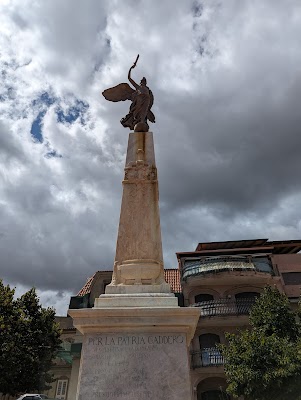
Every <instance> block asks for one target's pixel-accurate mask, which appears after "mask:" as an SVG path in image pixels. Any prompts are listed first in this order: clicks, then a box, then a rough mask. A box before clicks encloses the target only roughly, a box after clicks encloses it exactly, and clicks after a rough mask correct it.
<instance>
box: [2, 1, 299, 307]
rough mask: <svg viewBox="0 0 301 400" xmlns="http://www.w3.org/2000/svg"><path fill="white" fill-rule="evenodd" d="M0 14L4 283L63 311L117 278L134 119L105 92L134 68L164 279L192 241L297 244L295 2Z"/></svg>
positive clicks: (115, 5)
mask: <svg viewBox="0 0 301 400" xmlns="http://www.w3.org/2000/svg"><path fill="white" fill-rule="evenodd" d="M0 7H1V8H2V12H1V13H0V29H2V31H3V35H1V36H0V42H1V43H0V46H1V54H0V55H1V57H0V65H1V71H2V75H1V77H2V78H1V79H2V82H3V83H1V86H0V101H1V102H0V118H1V124H0V146H1V147H0V193H1V198H0V220H1V226H0V255H1V276H2V277H3V278H4V279H6V280H7V281H9V282H11V283H13V284H18V285H23V286H24V287H30V286H31V285H35V286H37V287H38V288H40V289H42V290H44V292H42V294H41V295H42V299H43V301H44V302H45V303H46V304H51V302H52V301H53V303H52V304H55V305H56V306H57V307H59V308H60V309H61V308H62V307H63V306H62V302H63V301H66V303H67V302H68V301H67V298H68V295H66V293H69V292H68V291H70V292H73V293H76V292H77V290H78V289H79V288H80V287H81V286H82V285H83V284H84V283H85V280H86V278H87V277H88V276H89V275H91V274H93V273H94V272H95V270H98V269H110V268H111V267H112V264H113V258H114V249H115V239H116V235H117V227H118V218H119V210H120V200H121V180H122V175H123V171H122V170H123V164H124V159H125V150H126V145H127V136H128V131H126V130H125V129H124V128H123V127H122V126H121V125H120V124H119V120H120V118H121V117H123V116H124V115H125V114H126V113H127V112H128V106H129V103H128V102H120V103H109V102H106V101H105V99H104V98H103V97H102V96H101V92H102V91H103V90H104V89H106V88H108V87H111V86H114V85H116V84H118V83H120V82H126V80H127V71H128V68H129V67H130V65H131V64H132V62H133V61H134V60H135V58H136V56H137V54H138V53H139V54H140V59H139V63H138V65H137V68H136V69H135V70H134V71H133V78H134V79H136V80H137V81H138V80H140V78H141V77H142V76H146V77H147V79H148V84H149V86H150V88H151V89H152V91H153V93H154V95H155V103H154V107H153V110H154V113H155V114H156V121H157V122H156V124H154V125H152V126H151V129H152V130H153V131H154V136H155V147H156V159H157V166H158V172H159V184H160V200H161V203H160V206H161V223H162V233H163V248H164V254H165V263H166V266H168V267H175V266H176V258H175V256H174V253H175V252H176V251H185V250H193V249H194V248H195V246H196V244H197V243H198V241H210V240H230V239H247V238H252V237H268V238H270V239H295V238H298V237H300V232H301V222H300V212H299V208H300V202H301V190H300V183H299V181H300V178H299V175H300V171H301V161H300V160H301V157H300V155H299V153H300V150H299V149H300V145H301V143H300V142H301V132H300V126H301V117H300V115H301V113H300V110H299V109H300V93H301V72H300V68H299V65H300V62H301V50H300V43H299V37H300V36H301V25H300V18H301V5H300V4H299V2H298V1H297V0H296V1H293V0H292V1H289V2H285V3H284V2H278V3H275V2H274V3H273V4H272V3H271V2H270V1H269V0H266V1H263V0H260V1H259V0H255V1H246V2H238V1H235V0H229V1H225V2H221V1H217V0H216V1H215V0H210V1H209V0H208V1H185V2H182V1H176V2H175V1H174V0H169V1H164V2H161V3H160V4H159V3H155V2H152V1H150V0H144V1H139V2H137V1H128V2H122V1H117V0H116V1H109V2H95V1H92V0H91V1H86V2H84V3H82V4H77V5H76V6H75V5H74V1H73V0H68V1H67V0H66V1H64V2H63V3H61V2H56V1H44V2H43V5H42V6H41V5H39V6H38V3H32V2H30V1H25V0H22V2H21V1H19V0H12V1H6V2H4V3H3V4H2V5H1V6H0ZM16 66H20V67H16ZM45 93H49V98H48V100H47V99H44V100H43V95H44V94H45ZM49 99H50V100H49ZM75 99H80V101H82V102H83V103H82V104H85V105H86V108H85V110H84V112H83V113H82V114H81V116H80V115H79V113H80V107H77V106H76V104H75V103H76V101H75ZM58 107H59V110H60V111H59V112H60V114H58ZM70 110H71V111H70ZM40 112H43V115H42V117H41V121H40V124H39V129H40V131H39V132H40V134H41V136H42V137H43V141H42V142H41V143H34V141H33V140H32V137H31V136H30V130H31V127H32V125H33V123H34V121H35V119H36V118H37V116H38V115H39V113H40ZM70 113H71V114H70ZM59 115H60V116H59ZM83 115H84V116H83ZM70 116H71V117H70ZM69 117H70V118H69ZM47 154H52V156H49V157H48V158H47ZM53 155H59V156H58V157H55V156H53ZM46 289H48V290H46ZM52 297H55V298H56V301H54V300H51V298H52Z"/></svg>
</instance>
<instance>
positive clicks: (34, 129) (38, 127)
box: [30, 110, 46, 143]
mask: <svg viewBox="0 0 301 400" xmlns="http://www.w3.org/2000/svg"><path fill="white" fill-rule="evenodd" d="M45 114H46V111H45V110H44V111H40V112H39V114H38V116H37V118H36V119H35V120H34V121H33V123H32V125H31V129H30V133H31V136H32V137H33V139H34V141H35V142H40V143H43V141H44V139H43V135H42V124H43V118H44V116H45Z"/></svg>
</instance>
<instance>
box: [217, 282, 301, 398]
mask: <svg viewBox="0 0 301 400" xmlns="http://www.w3.org/2000/svg"><path fill="white" fill-rule="evenodd" d="M299 312H300V310H299ZM297 314H298V312H297V313H294V312H293V311H292V310H291V308H290V304H289V301H288V299H287V297H286V296H285V295H284V294H282V293H279V291H278V290H277V289H273V288H271V287H267V288H265V290H264V292H263V293H262V294H261V296H260V297H259V298H258V299H257V300H256V303H255V305H254V306H253V308H252V310H251V313H250V325H251V328H250V329H246V330H241V331H239V332H238V333H237V334H229V333H228V334H226V337H227V341H228V345H220V348H221V351H222V353H223V356H224V357H225V359H226V363H225V374H226V378H227V382H228V388H227V391H228V393H230V394H232V395H233V396H234V397H239V396H242V395H243V396H244V398H245V399H246V400H271V399H273V400H301V339H300V332H301V330H300V324H299V323H298V321H297V320H298V318H297Z"/></svg>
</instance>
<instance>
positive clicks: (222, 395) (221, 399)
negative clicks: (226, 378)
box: [198, 390, 230, 400]
mask: <svg viewBox="0 0 301 400" xmlns="http://www.w3.org/2000/svg"><path fill="white" fill-rule="evenodd" d="M199 399H200V400H230V397H229V396H228V394H227V393H226V392H223V391H222V390H208V391H207V392H203V393H201V397H200V398H199V397H198V400H199Z"/></svg>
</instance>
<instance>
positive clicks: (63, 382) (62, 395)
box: [55, 379, 68, 400]
mask: <svg viewBox="0 0 301 400" xmlns="http://www.w3.org/2000/svg"><path fill="white" fill-rule="evenodd" d="M67 388H68V379H59V380H58V381H57V386H56V394H55V397H56V398H57V399H61V400H65V399H66V398H67Z"/></svg>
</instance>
